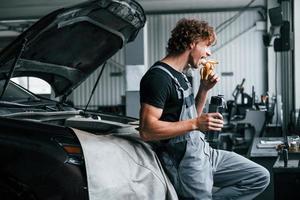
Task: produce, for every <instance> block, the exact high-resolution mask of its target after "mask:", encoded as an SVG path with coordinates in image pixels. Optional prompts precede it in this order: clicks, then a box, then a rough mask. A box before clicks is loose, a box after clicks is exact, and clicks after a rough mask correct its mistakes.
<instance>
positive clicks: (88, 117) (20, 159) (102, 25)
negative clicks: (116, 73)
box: [0, 0, 177, 200]
mask: <svg viewBox="0 0 300 200" xmlns="http://www.w3.org/2000/svg"><path fill="white" fill-rule="evenodd" d="M144 24H145V14H144V11H143V9H142V7H141V6H140V5H139V4H138V3H137V2H135V1H133V0H97V1H87V2H84V3H81V4H78V5H75V6H72V7H69V8H64V9H60V10H57V11H54V12H52V13H50V14H48V15H47V16H45V17H43V18H42V19H40V20H39V21H38V22H37V23H35V24H34V25H33V26H32V27H30V28H29V29H27V30H26V31H25V32H23V33H22V34H21V35H20V36H19V37H18V38H17V39H16V40H15V41H14V42H13V43H11V44H10V45H9V46H7V47H6V48H5V49H3V51H2V52H1V53H0V199H1V200H7V199H9V200H14V199H18V200H41V199H45V200H46V199H47V200H48V199H53V200H59V199H63V200H69V199H70V200H71V199H72V200H74V199H76V200H81V199H105V200H106V199H149V200H150V199H155V200H158V199H177V196H176V193H175V192H174V189H173V187H172V185H171V184H170V182H169V180H168V178H167V177H166V176H165V174H164V172H163V170H162V168H161V165H160V163H159V161H158V160H157V157H156V155H155V153H154V152H153V151H152V148H151V147H150V145H148V144H146V143H144V142H142V141H141V140H140V139H139V137H138V131H137V130H136V128H137V127H136V124H135V123H134V122H135V120H136V119H132V118H127V117H120V116H114V115H108V114H101V113H96V112H91V111H87V110H79V109H76V108H74V107H73V106H71V105H69V104H67V103H66V99H67V97H68V95H69V94H70V93H71V92H72V91H73V90H74V89H75V88H76V87H77V86H78V85H80V83H82V82H83V81H84V80H85V79H86V78H87V77H88V76H89V75H90V74H91V73H93V71H95V70H96V69H97V68H98V67H104V66H105V62H106V61H107V59H109V58H110V57H111V56H113V55H114V54H115V53H116V52H117V51H118V50H119V49H120V48H122V47H123V46H124V45H125V44H126V43H128V42H131V41H133V40H134V39H135V37H136V35H137V34H138V32H139V30H140V29H141V28H142V27H143V26H144ZM20 76H30V77H37V78H40V79H43V80H45V81H46V82H48V83H49V84H50V85H51V86H52V89H53V91H54V92H55V95H56V96H57V97H60V99H61V100H60V101H54V100H50V99H45V98H44V97H40V96H38V95H35V94H33V93H31V92H29V91H28V90H26V89H25V88H22V87H21V86H19V85H18V84H16V83H14V82H12V81H11V78H12V77H20Z"/></svg>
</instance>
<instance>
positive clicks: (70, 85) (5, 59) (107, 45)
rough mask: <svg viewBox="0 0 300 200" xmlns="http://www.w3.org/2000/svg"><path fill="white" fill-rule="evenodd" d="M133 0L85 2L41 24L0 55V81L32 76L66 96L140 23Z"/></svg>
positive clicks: (142, 18)
mask: <svg viewBox="0 0 300 200" xmlns="http://www.w3.org/2000/svg"><path fill="white" fill-rule="evenodd" d="M145 20H146V19H145V15H144V11H143V9H142V7H141V6H140V5H139V4H138V3H136V2H135V1H133V0H96V1H88V2H84V3H81V4H77V5H75V6H72V7H69V8H63V9H59V10H57V11H54V12H52V13H50V14H48V15H47V16H45V17H43V18H42V19H40V20H39V21H38V22H36V23H35V24H34V25H33V26H32V27H30V28H29V29H27V30H26V31H25V32H23V33H22V34H21V35H20V36H19V37H18V38H16V40H15V41H14V42H12V43H11V44H10V45H9V46H7V47H6V48H5V49H3V51H2V52H1V53H0V79H8V78H10V74H12V76H11V77H19V76H34V77H38V78H41V79H43V80H45V81H47V82H48V83H49V84H50V85H51V86H52V89H53V90H54V92H55V94H56V96H61V95H65V94H69V93H71V92H72V90H73V89H74V88H76V87H77V86H78V85H80V83H82V82H83V81H84V80H85V79H86V78H87V77H88V76H89V75H90V74H91V73H92V72H93V71H95V70H96V69H97V68H98V67H99V66H101V64H103V63H104V62H105V61H106V60H107V59H109V58H110V57H111V56H113V55H114V54H115V53H116V52H117V51H118V50H119V49H121V48H122V47H123V45H125V44H126V43H127V42H130V41H133V40H134V39H135V37H136V35H137V33H138V32H139V30H140V29H141V28H142V27H143V26H144V24H145Z"/></svg>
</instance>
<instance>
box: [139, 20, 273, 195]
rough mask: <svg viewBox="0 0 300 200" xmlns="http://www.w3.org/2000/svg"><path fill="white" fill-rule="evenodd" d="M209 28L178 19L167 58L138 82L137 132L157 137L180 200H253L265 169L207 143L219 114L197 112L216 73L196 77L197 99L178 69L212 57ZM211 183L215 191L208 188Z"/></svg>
mask: <svg viewBox="0 0 300 200" xmlns="http://www.w3.org/2000/svg"><path fill="white" fill-rule="evenodd" d="M215 40H216V35H215V32H214V29H213V28H212V27H211V26H209V25H208V23H207V22H204V21H198V20H195V19H182V20H180V21H179V22H178V23H177V25H176V27H175V28H174V29H173V30H172V35H171V38H170V39H169V41H168V46H167V56H166V57H165V58H163V59H162V60H161V61H158V62H157V63H155V64H154V65H153V66H152V67H151V68H150V69H149V70H148V72H147V73H146V74H145V75H144V77H143V78H142V80H141V85H140V95H141V99H140V101H141V110H140V135H141V137H142V139H143V140H145V141H159V148H158V149H157V154H158V156H159V158H160V160H161V162H162V164H163V166H164V168H165V170H166V172H167V174H168V176H169V178H170V180H171V181H172V183H173V185H174V187H175V189H176V191H177V193H178V196H179V198H180V199H201V200H205V199H243V200H245V199H253V198H254V197H255V196H257V195H258V194H259V193H261V192H262V191H263V190H264V189H265V188H266V187H267V185H268V184H269V176H270V175H269V172H268V171H267V170H266V169H265V168H263V167H261V166H260V165H258V164H256V163H254V162H252V161H250V160H248V159H246V158H244V157H242V156H240V155H238V154H236V153H234V152H228V151H223V150H216V149H212V148H210V147H209V144H208V143H207V142H206V141H205V140H204V134H203V133H202V132H205V131H220V130H221V129H222V127H223V118H222V115H221V114H219V113H207V114H204V113H202V110H203V107H204V104H205V101H206V97H207V94H208V91H209V90H210V89H211V88H213V87H214V86H215V85H216V84H217V83H218V82H219V77H218V76H217V75H216V74H210V75H209V78H208V80H201V84H200V87H199V90H198V93H197V95H196V97H195V98H194V95H193V93H192V90H191V85H190V83H189V81H188V80H187V78H186V76H185V75H184V74H183V73H182V72H183V71H184V70H185V69H187V68H189V67H190V68H198V67H199V65H200V63H201V59H205V58H207V57H208V56H210V55H211V52H210V50H209V47H210V46H211V45H212V44H213V43H214V42H215ZM213 186H217V187H218V188H219V190H217V191H216V192H214V193H213V192H212V188H213Z"/></svg>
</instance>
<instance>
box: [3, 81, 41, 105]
mask: <svg viewBox="0 0 300 200" xmlns="http://www.w3.org/2000/svg"><path fill="white" fill-rule="evenodd" d="M4 84H5V80H0V94H1V93H2V91H3V88H4ZM29 100H38V98H37V97H36V96H34V95H33V94H31V93H29V92H28V91H26V90H25V89H23V88H22V87H20V86H18V85H17V84H15V83H14V82H12V81H9V83H8V86H7V89H6V91H5V92H4V94H3V96H2V98H1V101H9V102H22V101H29Z"/></svg>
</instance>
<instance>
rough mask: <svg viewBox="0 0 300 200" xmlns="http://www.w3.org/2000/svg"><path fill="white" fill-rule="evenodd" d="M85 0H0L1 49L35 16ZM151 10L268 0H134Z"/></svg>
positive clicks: (231, 5)
mask: <svg viewBox="0 0 300 200" xmlns="http://www.w3.org/2000/svg"><path fill="white" fill-rule="evenodd" d="M84 1H88V0H0V50H1V49H2V48H3V47H5V46H6V45H7V44H9V43H10V42H11V40H12V39H13V38H15V37H16V36H17V35H19V34H20V33H21V32H23V31H24V30H26V29H27V28H28V27H29V26H31V25H32V24H33V23H34V22H35V21H36V20H37V19H39V18H40V17H42V16H45V15H46V14H48V13H50V12H51V11H54V10H56V9H59V8H63V7H68V6H71V5H73V4H77V3H80V2H84ZM136 1H137V2H139V3H140V4H141V6H142V7H143V8H144V10H145V12H146V13H148V14H150V13H172V12H190V11H216V10H228V9H239V8H244V7H245V6H246V5H248V4H249V3H250V2H252V3H251V7H257V6H266V1H267V0H136Z"/></svg>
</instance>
